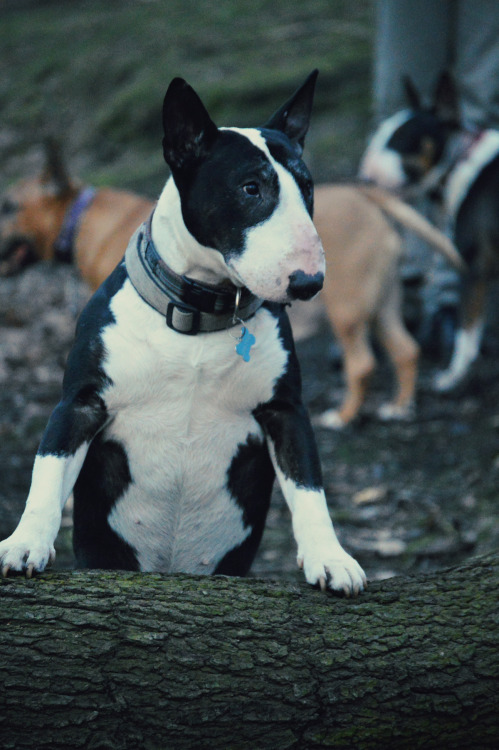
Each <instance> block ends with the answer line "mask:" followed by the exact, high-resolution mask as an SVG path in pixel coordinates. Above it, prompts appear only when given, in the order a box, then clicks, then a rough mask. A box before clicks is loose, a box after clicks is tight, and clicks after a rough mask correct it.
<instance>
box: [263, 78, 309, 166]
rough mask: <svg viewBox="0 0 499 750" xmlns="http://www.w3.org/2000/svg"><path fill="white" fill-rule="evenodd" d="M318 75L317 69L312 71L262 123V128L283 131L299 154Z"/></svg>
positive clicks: (306, 128) (305, 132)
mask: <svg viewBox="0 0 499 750" xmlns="http://www.w3.org/2000/svg"><path fill="white" fill-rule="evenodd" d="M318 75H319V71H318V70H317V69H316V70H314V71H312V73H310V75H309V76H308V78H307V80H306V81H305V83H304V84H303V85H302V86H300V88H299V89H298V91H296V92H295V93H294V94H293V96H292V97H291V98H290V99H288V101H287V102H286V103H285V104H283V105H282V107H281V108H280V109H278V110H277V112H275V113H274V114H273V115H272V117H271V118H270V120H268V121H267V122H266V123H265V125H264V128H268V129H269V130H280V131H281V132H282V133H285V135H287V136H288V138H289V139H290V141H292V142H293V143H294V144H295V145H296V146H298V147H299V151H300V154H301V152H302V151H303V147H304V145H305V136H306V134H307V131H308V126H309V124H310V115H311V114H312V104H313V101H314V92H315V83H316V81H317V76H318Z"/></svg>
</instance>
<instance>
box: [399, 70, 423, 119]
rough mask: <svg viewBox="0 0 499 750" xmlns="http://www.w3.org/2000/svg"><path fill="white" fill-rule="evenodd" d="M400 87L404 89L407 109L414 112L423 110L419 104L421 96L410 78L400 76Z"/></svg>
mask: <svg viewBox="0 0 499 750" xmlns="http://www.w3.org/2000/svg"><path fill="white" fill-rule="evenodd" d="M402 86H403V88H404V94H405V98H406V99H407V103H408V105H409V107H410V108H411V109H414V110H416V111H418V110H420V109H423V107H422V104H421V96H420V94H419V91H418V90H417V88H416V86H415V85H414V81H413V80H412V78H411V77H410V76H402Z"/></svg>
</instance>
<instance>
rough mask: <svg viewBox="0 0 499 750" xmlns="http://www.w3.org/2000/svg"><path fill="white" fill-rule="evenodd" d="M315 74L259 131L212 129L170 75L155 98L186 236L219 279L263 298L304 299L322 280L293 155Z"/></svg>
mask: <svg viewBox="0 0 499 750" xmlns="http://www.w3.org/2000/svg"><path fill="white" fill-rule="evenodd" d="M316 77H317V71H314V72H313V73H312V74H311V75H310V76H309V77H308V78H307V80H306V81H305V83H304V84H303V86H301V88H300V89H298V91H297V92H296V93H295V94H294V95H293V96H292V97H291V99H289V100H288V101H287V102H286V103H285V104H284V105H283V107H281V108H280V109H279V110H278V111H277V112H276V113H275V114H274V115H273V116H272V117H271V118H270V120H269V121H268V122H267V123H266V124H265V125H264V126H263V127H261V128H244V129H239V128H220V129H219V128H217V126H216V125H215V124H214V123H213V121H212V120H211V118H210V116H209V115H208V112H207V111H206V109H205V107H204V105H203V104H202V102H201V100H200V99H199V97H198V95H197V94H196V93H195V92H194V90H193V89H192V88H191V87H190V86H189V85H188V84H187V83H186V82H185V81H183V80H182V79H179V78H176V79H174V80H173V81H172V83H171V84H170V86H169V88H168V91H167V93H166V96H165V100H164V105H163V126H164V139H163V151H164V156H165V160H166V162H167V163H168V165H169V166H170V169H171V172H172V177H173V180H174V183H175V186H176V189H177V191H178V195H179V198H180V207H181V212H182V219H183V223H184V224H185V227H186V228H187V230H188V232H189V234H190V236H191V239H192V238H194V240H195V241H196V243H197V244H198V246H201V247H202V248H204V249H206V250H209V252H211V253H213V251H216V253H217V254H218V257H219V260H220V261H221V264H222V265H223V267H224V268H225V271H226V278H227V279H229V280H230V281H232V282H233V283H235V284H237V285H239V286H246V287H247V288H248V289H250V291H252V292H253V293H254V294H256V295H257V296H259V297H262V298H264V299H267V300H271V301H277V302H289V301H291V300H293V299H309V298H311V297H312V296H314V295H315V294H316V293H317V292H318V291H319V290H320V289H321V287H322V283H323V280H324V252H323V249H322V245H321V242H320V240H319V237H318V235H317V232H316V230H315V228H314V225H313V223H312V212H313V184H312V179H311V177H310V173H309V171H308V169H307V167H306V166H305V164H304V162H303V161H302V158H301V156H302V152H303V146H304V139H305V135H306V133H307V130H308V125H309V120H310V113H311V108H312V101H313V94H314V88H315V81H316ZM161 210H162V201H161V198H160V201H159V204H158V209H157V211H158V212H161Z"/></svg>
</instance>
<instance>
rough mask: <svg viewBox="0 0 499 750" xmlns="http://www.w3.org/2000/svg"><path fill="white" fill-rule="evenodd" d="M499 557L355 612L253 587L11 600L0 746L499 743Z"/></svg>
mask: <svg viewBox="0 0 499 750" xmlns="http://www.w3.org/2000/svg"><path fill="white" fill-rule="evenodd" d="M498 584H499V556H493V557H488V558H480V559H476V560H472V561H470V562H469V563H468V564H466V565H464V566H461V567H459V568H454V569H450V570H447V571H444V572H441V573H438V574H435V575H429V576H424V577H417V578H396V579H391V580H389V581H384V582H382V583H374V584H372V585H371V586H370V588H369V591H368V592H367V593H365V594H363V595H362V596H360V597H359V598H358V599H356V600H347V599H339V598H335V597H333V596H329V595H322V594H321V593H320V592H319V591H316V590H313V589H311V588H309V587H307V586H306V584H303V585H290V584H284V585H283V584H280V583H279V582H276V583H273V582H264V581H259V580H252V579H246V580H244V579H228V578H222V577H219V578H194V577H189V576H182V575H179V576H171V577H167V576H160V575H153V574H148V575H143V574H128V573H115V572H100V571H94V572H84V573H82V572H74V573H73V572H69V573H47V574H44V575H42V576H40V577H39V578H38V579H36V580H32V581H28V580H25V579H23V578H13V579H8V580H2V582H1V586H0V684H1V685H2V686H3V696H2V700H1V704H0V746H1V747H2V748H15V750H21V749H22V748H30V750H33V748H37V750H39V749H40V748H50V749H51V750H53V749H54V748H80V747H81V748H83V747H84V748H93V749H94V750H95V749H96V748H117V749H121V748H134V750H135V749H136V748H140V749H142V748H148V749H150V750H152V749H158V750H159V749H161V750H164V749H165V750H184V748H195V749H196V750H203V748H207V749H208V748H209V750H213V749H215V748H220V749H221V750H230V749H231V748H232V749H234V750H243V749H247V750H261V749H264V748H272V749H273V750H279V749H281V748H283V749H284V748H286V749H291V748H296V750H306V749H308V748H310V749H312V748H325V747H334V748H348V750H351V749H352V748H384V749H385V748H397V750H401V749H403V748H408V749H409V748H410V749H411V750H412V749H413V748H424V749H425V750H430V749H431V748H438V749H439V750H443V749H445V750H448V748H463V749H465V750H469V748H470V747H475V748H480V750H484V749H485V748H489V747H490V748H492V747H497V738H498V736H499V734H498V731H499V730H498V728H499V719H498V709H499V698H498V695H499V607H498Z"/></svg>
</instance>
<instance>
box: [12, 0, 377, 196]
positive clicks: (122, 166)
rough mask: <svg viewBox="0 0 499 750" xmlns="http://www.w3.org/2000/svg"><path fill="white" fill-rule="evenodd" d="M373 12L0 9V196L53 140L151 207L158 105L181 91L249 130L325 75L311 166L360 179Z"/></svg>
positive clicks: (23, 5) (227, 2) (142, 2)
mask: <svg viewBox="0 0 499 750" xmlns="http://www.w3.org/2000/svg"><path fill="white" fill-rule="evenodd" d="M373 6H374V3H373V2H372V0H298V1H296V0H252V1H251V2H247V1H246V0H217V1H216V2H203V1H198V0H134V1H133V2H131V1H129V0H59V1H57V0H3V2H1V0H0V158H1V160H2V165H3V166H2V170H0V189H3V188H4V187H5V186H6V185H7V184H8V183H9V182H12V181H13V180H15V179H18V178H19V177H21V176H25V175H29V174H31V173H33V171H35V170H36V169H37V168H39V167H40V165H41V158H42V157H41V154H42V149H41V144H42V143H43V140H44V138H46V137H47V136H49V135H50V136H55V137H56V138H58V139H59V140H60V141H61V142H62V145H63V147H64V150H65V152H66V154H67V157H68V160H69V162H70V165H71V169H72V171H73V173H75V174H77V175H79V176H80V177H81V178H82V179H84V180H85V181H87V182H90V183H92V184H94V185H104V184H107V185H115V186H119V187H127V188H129V189H133V190H137V191H139V192H142V193H145V194H148V195H149V196H151V197H156V196H157V194H158V192H159V191H160V189H161V187H162V184H163V182H164V179H165V175H166V166H165V165H164V163H163V161H162V155H161V104H162V100H163V96H164V93H165V90H166V87H167V85H168V83H169V81H170V80H171V78H173V77H174V76H177V75H180V76H182V77H184V78H186V79H187V80H188V81H189V83H191V84H192V85H193V86H194V88H195V89H196V90H197V91H198V93H199V94H200V95H201V97H202V99H203V101H204V102H205V104H206V105H207V107H208V109H209V111H210V114H211V115H212V117H213V118H214V120H215V121H216V123H217V124H219V125H239V126H254V125H260V124H263V122H264V121H265V120H266V119H267V118H268V117H269V115H270V114H271V113H272V112H273V111H274V110H275V109H276V108H277V107H278V106H280V104H281V103H282V102H283V101H284V100H285V99H286V98H288V96H290V94H291V93H292V92H293V91H294V90H295V88H296V87H297V86H298V85H299V84H300V83H301V82H302V80H303V79H304V78H305V76H306V75H307V74H308V73H309V72H310V71H311V70H312V69H313V68H315V67H318V68H319V70H320V76H319V81H318V88H317V96H316V104H315V110H314V117H313V121H312V127H311V130H310V134H309V138H308V142H307V160H308V162H309V165H310V167H311V169H312V172H313V175H314V177H315V179H316V180H317V181H326V180H333V179H342V178H348V177H349V176H351V175H352V174H354V173H355V169H356V166H357V162H358V159H359V157H360V154H361V152H362V149H363V147H364V143H365V139H366V137H367V135H368V132H369V130H370V125H371V119H370V83H371V57H372V39H373V30H374V29H373V26H374V7H373Z"/></svg>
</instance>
